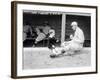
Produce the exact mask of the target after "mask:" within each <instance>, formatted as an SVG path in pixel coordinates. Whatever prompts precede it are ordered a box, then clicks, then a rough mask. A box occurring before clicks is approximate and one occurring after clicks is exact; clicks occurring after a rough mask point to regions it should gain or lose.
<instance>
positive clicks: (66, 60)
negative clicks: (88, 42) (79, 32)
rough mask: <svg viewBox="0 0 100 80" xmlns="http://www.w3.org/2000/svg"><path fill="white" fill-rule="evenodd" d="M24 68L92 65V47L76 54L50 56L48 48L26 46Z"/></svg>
mask: <svg viewBox="0 0 100 80" xmlns="http://www.w3.org/2000/svg"><path fill="white" fill-rule="evenodd" d="M23 50H24V51H23V69H43V68H67V67H83V66H90V65H91V48H90V47H85V48H83V49H82V50H81V51H80V52H76V53H75V54H74V55H72V56H69V55H66V54H65V55H63V56H60V57H57V58H50V54H51V51H50V50H49V49H48V48H24V49H23Z"/></svg>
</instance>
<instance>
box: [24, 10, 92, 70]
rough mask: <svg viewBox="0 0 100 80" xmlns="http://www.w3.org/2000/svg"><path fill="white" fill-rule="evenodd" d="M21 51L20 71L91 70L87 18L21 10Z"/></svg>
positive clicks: (89, 22)
mask: <svg viewBox="0 0 100 80" xmlns="http://www.w3.org/2000/svg"><path fill="white" fill-rule="evenodd" d="M23 48H24V49H23V50H24V51H23V55H24V56H23V69H41V68H64V67H65V68H67V67H81V66H91V14H84V13H83V14H79V13H73V14H72V13H68V14H67V12H66V13H65V12H50V11H48V12H47V11H34V10H33V11H32V10H24V11H23ZM42 48H43V49H42Z"/></svg>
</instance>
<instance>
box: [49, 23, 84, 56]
mask: <svg viewBox="0 0 100 80" xmlns="http://www.w3.org/2000/svg"><path fill="white" fill-rule="evenodd" d="M71 26H72V29H73V30H74V31H75V32H74V35H70V39H71V40H70V41H65V42H63V43H62V44H61V48H60V49H57V48H55V47H54V46H53V47H54V48H53V49H54V50H55V52H54V53H53V54H52V55H50V57H57V56H59V55H62V54H64V53H66V54H74V53H75V51H80V50H81V49H82V48H83V43H84V39H85V38H84V33H83V31H82V29H81V28H79V26H78V23H77V22H76V21H73V22H72V23H71ZM54 50H53V51H54Z"/></svg>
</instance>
